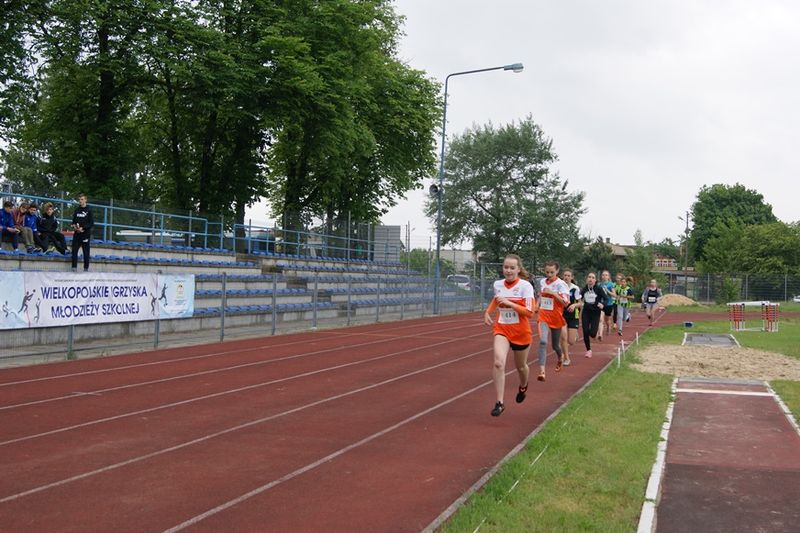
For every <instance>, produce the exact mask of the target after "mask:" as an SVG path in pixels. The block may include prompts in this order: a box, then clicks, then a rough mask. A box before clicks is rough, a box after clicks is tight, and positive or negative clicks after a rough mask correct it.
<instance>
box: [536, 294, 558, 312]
mask: <svg viewBox="0 0 800 533" xmlns="http://www.w3.org/2000/svg"><path fill="white" fill-rule="evenodd" d="M553 305H554V304H553V299H552V298H548V297H547V296H542V303H541V304H539V309H544V310H545V311H552V310H553Z"/></svg>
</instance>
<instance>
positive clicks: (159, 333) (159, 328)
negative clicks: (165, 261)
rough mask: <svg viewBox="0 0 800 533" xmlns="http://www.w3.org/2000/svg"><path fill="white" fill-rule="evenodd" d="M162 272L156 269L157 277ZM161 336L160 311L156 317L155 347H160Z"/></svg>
mask: <svg viewBox="0 0 800 533" xmlns="http://www.w3.org/2000/svg"><path fill="white" fill-rule="evenodd" d="M160 274H161V271H160V270H156V279H158V276H159V275H160ZM156 290H158V285H156ZM160 336H161V313H160V312H159V313H158V316H157V317H156V323H155V328H154V332H153V348H158V340H159V337H160Z"/></svg>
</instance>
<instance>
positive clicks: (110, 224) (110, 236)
mask: <svg viewBox="0 0 800 533" xmlns="http://www.w3.org/2000/svg"><path fill="white" fill-rule="evenodd" d="M109 204H110V205H111V212H110V213H109V214H108V239H109V240H111V241H113V240H114V199H113V198H111V199H110V200H109Z"/></svg>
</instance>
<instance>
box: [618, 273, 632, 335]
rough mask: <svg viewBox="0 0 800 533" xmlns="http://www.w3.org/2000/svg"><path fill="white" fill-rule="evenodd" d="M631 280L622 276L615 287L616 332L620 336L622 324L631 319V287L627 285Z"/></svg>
mask: <svg viewBox="0 0 800 533" xmlns="http://www.w3.org/2000/svg"><path fill="white" fill-rule="evenodd" d="M630 281H631V280H630V279H628V278H625V277H623V278H622V280H620V282H619V286H618V287H617V333H618V334H619V335H620V336H622V326H623V325H624V324H625V322H627V321H628V320H630V319H631V301H632V300H633V288H632V287H631V286H630V285H628V283H629V282H630Z"/></svg>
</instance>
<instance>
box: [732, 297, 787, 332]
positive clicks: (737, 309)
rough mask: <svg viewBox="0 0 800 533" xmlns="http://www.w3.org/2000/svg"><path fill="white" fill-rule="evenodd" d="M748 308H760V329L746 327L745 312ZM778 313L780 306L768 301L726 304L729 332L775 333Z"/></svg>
mask: <svg viewBox="0 0 800 533" xmlns="http://www.w3.org/2000/svg"><path fill="white" fill-rule="evenodd" d="M748 307H758V308H760V310H761V326H760V327H747V313H746V311H747V308H748ZM779 311H780V304H779V303H775V302H770V301H768V300H765V301H755V302H730V303H728V318H729V320H730V324H731V331H766V332H769V333H774V332H777V331H778V315H779ZM751 316H752V315H751ZM751 320H752V319H751Z"/></svg>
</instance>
